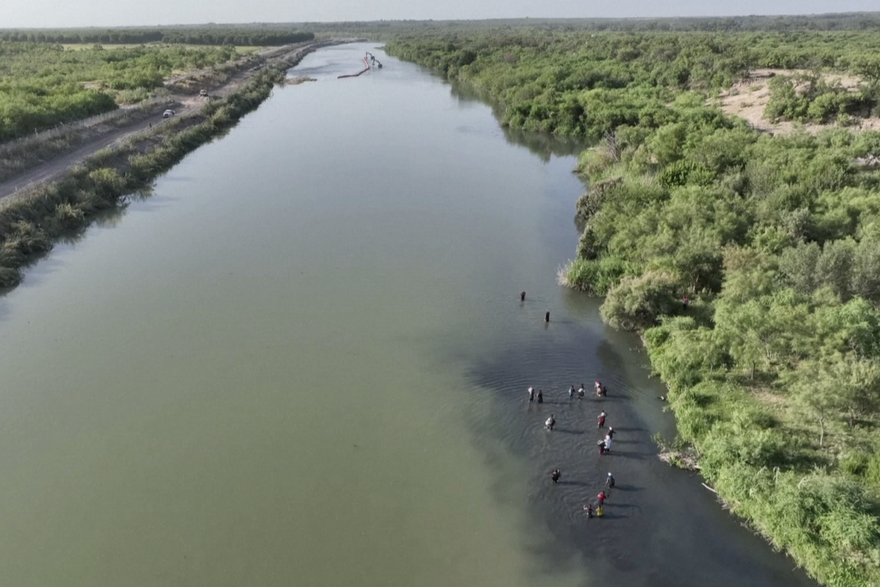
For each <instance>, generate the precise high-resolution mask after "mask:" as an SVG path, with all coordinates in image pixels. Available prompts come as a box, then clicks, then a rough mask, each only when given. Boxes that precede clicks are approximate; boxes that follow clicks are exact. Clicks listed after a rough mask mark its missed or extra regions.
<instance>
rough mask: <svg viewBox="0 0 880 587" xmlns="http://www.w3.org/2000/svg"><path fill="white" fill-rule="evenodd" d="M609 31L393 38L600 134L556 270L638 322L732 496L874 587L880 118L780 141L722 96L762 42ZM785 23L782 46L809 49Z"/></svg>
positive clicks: (685, 430) (523, 116) (676, 405)
mask: <svg viewBox="0 0 880 587" xmlns="http://www.w3.org/2000/svg"><path fill="white" fill-rule="evenodd" d="M803 35H804V37H803V38H799V39H798V41H799V42H800V43H801V44H813V45H815V46H817V47H819V46H823V45H825V44H827V43H831V42H832V41H833V35H831V34H824V35H820V34H813V33H803ZM597 36H599V35H598V34H583V33H558V34H556V35H552V34H545V33H544V32H543V31H542V32H541V33H537V32H535V33H534V34H531V35H530V34H529V33H527V32H520V33H517V34H512V33H510V34H496V35H494V36H493V35H492V34H484V35H482V36H477V35H473V36H472V37H458V38H452V37H442V36H438V38H434V39H426V40H421V41H412V40H408V41H406V42H398V43H392V44H389V46H388V48H389V51H390V52H392V53H395V54H397V55H399V56H401V57H403V58H406V59H411V60H413V61H415V62H417V63H419V64H421V65H425V66H428V67H432V68H434V69H435V70H439V71H440V72H441V73H443V74H444V75H446V76H447V77H448V78H449V79H454V80H457V81H460V82H463V83H468V84H472V85H474V86H475V87H477V88H479V89H480V90H482V91H483V92H484V95H486V96H487V98H488V99H489V101H490V102H491V103H493V104H494V105H495V107H496V108H497V110H498V113H499V117H500V119H501V121H502V124H505V125H509V126H512V127H521V128H525V129H531V130H542V131H549V132H555V133H559V134H563V135H573V136H579V137H581V138H584V139H587V140H590V141H592V142H594V143H595V144H597V146H596V147H595V148H593V149H590V150H588V151H586V152H585V153H584V154H583V155H582V156H581V159H580V162H579V165H578V170H579V172H580V173H581V174H583V175H584V176H586V177H587V178H588V179H589V182H590V184H591V186H592V187H591V189H590V190H589V191H588V193H586V194H584V196H583V197H582V198H581V199H580V200H579V201H578V204H577V210H576V222H577V224H578V227H579V228H580V229H581V230H582V235H581V239H580V243H579V246H578V250H577V258H576V260H575V261H574V262H573V263H572V265H571V266H570V267H568V268H567V269H564V270H563V281H564V282H566V283H567V285H570V286H572V287H574V288H576V289H580V290H584V291H588V292H590V293H593V294H595V295H603V296H605V299H604V303H603V304H602V308H601V315H602V318H603V320H604V321H605V322H606V323H608V324H610V325H612V326H614V327H616V328H622V329H626V330H639V331H642V332H644V337H645V341H646V343H647V344H646V347H647V350H648V353H649V356H650V359H651V364H652V367H653V370H654V372H655V374H657V375H659V376H660V378H661V379H662V380H663V381H664V382H665V383H666V384H667V385H668V386H669V393H668V394H667V397H668V400H669V405H670V406H671V409H672V410H673V412H674V413H675V415H676V418H677V422H678V433H679V435H680V442H683V443H686V444H689V445H691V446H692V447H694V448H695V450H696V453H697V454H698V455H699V466H700V467H701V474H702V476H703V477H704V478H705V479H706V481H707V482H708V483H709V484H710V485H712V486H713V487H714V489H715V490H717V492H718V495H719V496H720V497H721V498H722V499H723V500H724V501H726V502H727V503H729V504H731V508H730V509H731V511H733V513H735V514H737V515H739V516H742V517H743V518H744V519H745V520H747V521H748V523H749V524H750V525H751V526H752V527H753V528H755V529H756V530H758V531H759V532H760V533H761V534H762V535H764V536H765V537H767V538H768V540H769V541H770V542H771V543H772V544H773V545H774V547H776V548H778V549H780V550H784V551H785V552H787V553H788V554H790V555H791V556H792V557H793V558H794V559H795V560H796V561H797V563H798V564H799V565H801V566H803V567H804V568H805V569H807V571H808V572H809V573H810V574H811V575H812V576H813V577H815V578H817V579H818V580H820V581H821V582H823V583H825V584H828V585H836V586H837V585H839V586H860V587H867V586H873V585H876V584H877V583H878V582H880V550H878V548H877V544H878V543H880V435H878V434H877V433H876V432H875V430H876V426H877V425H878V424H880V368H878V367H877V366H876V365H877V364H880V363H878V361H880V346H878V345H877V343H876V341H877V340H880V309H878V303H880V286H878V282H877V278H876V276H877V275H878V274H880V248H878V246H880V245H878V243H880V237H878V232H877V223H876V211H875V210H876V208H875V207H876V205H877V202H878V201H880V193H878V190H877V185H878V180H880V177H878V175H877V173H876V171H875V170H872V169H868V168H865V167H863V166H861V165H859V163H858V162H859V161H861V160H865V159H866V158H868V157H870V156H872V155H873V154H874V153H875V152H876V151H877V150H878V148H880V147H878V144H880V135H878V134H877V133H875V132H863V133H857V132H853V131H851V130H849V129H847V128H835V129H832V130H827V131H825V132H823V133H819V134H818V135H815V136H813V135H809V134H807V133H795V134H793V135H790V136H786V137H773V136H769V135H766V134H762V133H760V132H758V131H756V130H755V129H752V128H750V127H749V126H748V124H747V123H746V122H745V121H743V120H739V119H735V118H731V117H728V116H726V115H724V113H723V112H721V111H720V110H719V109H717V108H715V107H713V106H711V105H708V104H707V103H706V100H707V96H708V95H710V94H714V91H715V90H714V88H720V87H729V86H730V84H731V83H732V80H734V79H736V78H737V76H738V75H741V72H742V71H743V69H744V68H745V69H746V70H747V69H748V65H752V64H753V63H752V62H755V61H756V63H754V65H761V64H762V63H761V60H762V59H765V58H766V59H768V60H769V59H770V58H771V57H770V54H769V52H767V51H766V50H765V49H761V46H760V44H759V43H766V42H768V41H767V40H766V39H758V38H757V37H751V36H748V35H743V34H725V35H710V34H703V33H693V34H681V35H651V34H646V35H642V36H639V37H638V38H636V37H632V36H628V35H618V34H603V35H602V37H603V38H602V42H601V43H596V41H595V39H594V37H597ZM538 37H540V42H538V41H537V38H538ZM783 41H784V39H782V38H781V37H775V38H774V43H776V45H777V46H776V49H775V50H776V51H782V52H790V53H791V56H792V59H793V60H794V62H795V63H797V59H798V57H797V55H796V54H795V53H796V51H798V50H799V49H796V46H799V45H797V43H791V44H787V43H786V42H783ZM857 42H858V43H864V44H869V45H870V44H873V43H874V42H875V39H874V37H872V36H870V35H861V36H860V37H859V38H858V39H857ZM749 46H751V49H749V51H746V48H747V47H749ZM753 50H754V51H753ZM846 51H849V49H838V52H839V57H840V59H841V60H845V59H849V58H850V57H851V56H852V55H851V54H850V53H847V52H846ZM661 54H662V55H664V57H663V58H658V57H657V55H661ZM694 55H699V56H700V59H701V60H702V61H699V60H697V61H699V63H700V64H703V65H699V66H698V65H695V64H696V63H697V61H695V60H694V57H693V56H694ZM749 60H751V61H749ZM706 63H710V64H711V65H710V66H705V67H704V64H706ZM871 95H872V94H871V92H870V90H869V89H866V90H865V93H864V96H865V100H871Z"/></svg>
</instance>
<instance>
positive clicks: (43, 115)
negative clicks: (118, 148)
mask: <svg viewBox="0 0 880 587" xmlns="http://www.w3.org/2000/svg"><path fill="white" fill-rule="evenodd" d="M236 56H237V54H236V52H235V50H234V49H233V48H232V47H198V48H195V47H178V46H167V47H132V48H120V49H113V50H104V49H102V48H100V47H94V48H88V49H83V50H79V51H69V50H65V49H64V48H63V47H61V45H54V44H53V45H50V44H39V43H13V42H2V41H0V141H5V140H9V139H13V138H17V137H20V136H23V135H25V134H28V133H33V132H34V131H35V130H42V129H45V128H47V127H51V126H54V125H56V124H59V123H66V122H71V121H75V120H79V119H82V118H86V117H88V116H92V115H95V114H101V113H103V112H107V111H109V110H113V109H115V108H116V107H117V105H116V100H115V99H114V95H115V94H116V93H117V91H121V90H129V91H138V90H140V91H141V93H140V96H141V99H142V98H143V97H146V96H147V95H148V94H149V92H150V91H152V90H154V89H156V88H161V87H162V80H163V78H164V77H165V76H168V75H170V74H171V72H172V71H175V70H186V69H194V68H199V67H205V66H208V65H214V64H218V63H224V62H226V61H228V60H230V59H232V58H233V57H236Z"/></svg>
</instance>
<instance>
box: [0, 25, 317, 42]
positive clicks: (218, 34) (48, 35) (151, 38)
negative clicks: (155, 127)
mask: <svg viewBox="0 0 880 587" xmlns="http://www.w3.org/2000/svg"><path fill="white" fill-rule="evenodd" d="M314 38H315V34H314V33H312V32H306V31H300V30H276V29H263V28H258V29H251V28H240V27H228V28H217V27H210V28H203V27H198V28H195V27H194V28H178V27H174V28H159V29H140V28H138V29H125V28H120V29H105V30H95V29H18V30H13V29H11V30H5V31H0V41H17V42H28V43H62V44H95V43H105V44H125V45H140V44H145V43H167V44H183V45H238V46H272V45H289V44H292V43H302V42H305V41H311V40H312V39H314Z"/></svg>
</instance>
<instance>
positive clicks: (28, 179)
mask: <svg viewBox="0 0 880 587" xmlns="http://www.w3.org/2000/svg"><path fill="white" fill-rule="evenodd" d="M327 44H328V42H319V43H309V44H307V45H302V46H291V47H289V48H287V50H284V49H283V48H278V47H274V48H272V49H268V50H266V51H264V52H263V53H262V54H261V57H263V59H265V63H266V64H271V63H272V62H276V61H279V60H281V59H284V58H288V57H296V56H299V57H302V56H303V55H305V54H306V53H309V52H311V51H314V50H315V49H317V48H318V47H322V46H325V45H327ZM195 73H197V72H193V74H195ZM187 75H191V74H187ZM253 75H254V74H253V72H252V71H251V69H250V68H248V69H245V70H243V71H239V72H238V73H236V74H235V75H233V76H232V77H231V78H230V79H229V80H227V81H226V82H225V83H224V84H222V85H221V86H218V87H215V88H211V89H210V90H209V94H210V96H211V97H224V96H227V95H229V94H231V93H232V92H234V91H236V90H237V89H238V88H240V87H241V86H242V85H243V84H244V83H245V82H247V80H249V79H250V78H251V76H253ZM183 77H185V76H180V75H178V76H174V80H180V79H182V78H183ZM209 100H210V98H202V97H199V96H197V95H196V96H190V95H171V96H169V97H168V102H167V103H165V102H163V103H162V104H160V105H157V106H156V107H155V112H154V113H153V114H152V115H151V116H148V117H147V118H146V119H144V120H140V121H137V122H133V123H132V124H130V125H126V126H124V127H122V128H116V129H113V130H112V131H110V132H107V133H104V134H101V135H99V136H96V137H94V138H93V139H91V140H89V141H88V142H86V143H85V144H82V145H79V146H78V147H76V148H74V149H73V150H71V151H67V152H65V153H60V154H58V155H57V156H55V157H52V158H51V159H49V160H48V161H45V162H43V163H41V164H40V165H38V166H36V167H32V168H30V169H28V170H25V171H23V172H22V173H20V174H17V175H15V176H13V177H10V178H8V179H6V180H5V181H3V182H0V202H3V201H5V200H8V199H9V198H11V197H13V196H15V195H16V194H18V193H23V192H26V191H30V189H31V188H34V187H36V186H37V185H39V184H44V183H47V182H52V181H58V180H60V179H62V178H63V177H64V176H65V175H66V173H67V172H68V170H69V169H70V168H71V167H72V166H74V165H75V164H76V163H78V162H80V161H82V160H84V159H86V158H87V157H89V156H90V155H92V154H93V153H95V152H97V151H99V150H101V149H104V148H106V147H109V146H111V145H113V144H114V143H117V142H121V141H124V140H125V139H127V138H128V137H131V136H134V135H136V134H138V133H142V132H145V131H149V130H151V127H153V126H156V125H161V124H163V123H166V122H168V121H167V120H166V119H163V118H162V112H163V111H164V110H165V109H166V108H172V109H174V110H175V112H176V116H180V115H183V114H187V113H190V112H192V111H194V110H197V109H199V108H201V107H203V106H204V105H205V104H207V103H208V102H209Z"/></svg>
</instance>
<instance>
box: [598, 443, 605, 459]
mask: <svg viewBox="0 0 880 587" xmlns="http://www.w3.org/2000/svg"><path fill="white" fill-rule="evenodd" d="M598 445H599V456H605V441H604V440H600V441H599V442H598Z"/></svg>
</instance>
